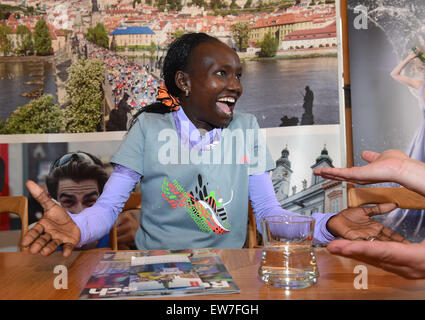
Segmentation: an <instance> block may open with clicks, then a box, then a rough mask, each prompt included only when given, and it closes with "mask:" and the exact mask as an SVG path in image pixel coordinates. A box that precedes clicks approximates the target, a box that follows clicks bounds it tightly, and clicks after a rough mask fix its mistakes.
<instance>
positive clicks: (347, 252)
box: [327, 240, 425, 279]
mask: <svg viewBox="0 0 425 320" xmlns="http://www.w3.org/2000/svg"><path fill="white" fill-rule="evenodd" d="M327 249H328V250H329V252H331V253H333V254H336V255H339V256H344V257H349V258H353V259H356V260H359V261H363V262H366V263H368V264H371V265H374V266H375V267H378V268H382V269H384V270H386V271H389V272H393V273H395V274H398V275H400V276H402V277H405V278H408V279H425V240H424V241H422V242H421V243H409V244H405V243H397V242H388V241H373V242H370V241H349V240H335V241H332V242H330V243H329V244H328V246H327Z"/></svg>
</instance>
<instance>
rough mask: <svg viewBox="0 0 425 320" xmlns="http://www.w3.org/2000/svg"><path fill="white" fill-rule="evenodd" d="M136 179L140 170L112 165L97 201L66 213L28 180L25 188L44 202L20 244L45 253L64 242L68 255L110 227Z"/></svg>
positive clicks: (51, 251) (64, 250)
mask: <svg viewBox="0 0 425 320" xmlns="http://www.w3.org/2000/svg"><path fill="white" fill-rule="evenodd" d="M120 169H121V170H120ZM123 169H124V170H123ZM139 179H140V175H139V174H137V173H134V172H130V170H129V169H127V168H123V167H120V168H118V169H117V168H115V169H114V172H113V173H112V174H111V177H110V178H109V180H108V182H107V183H106V184H105V187H104V189H103V192H102V195H101V196H100V197H99V199H98V200H97V201H96V203H95V204H94V205H93V206H91V207H90V208H87V209H85V210H83V211H82V212H81V213H79V214H68V213H67V212H66V211H65V209H63V208H62V207H61V206H60V205H58V204H56V203H55V202H54V201H53V200H52V199H50V198H49V197H48V196H47V194H46V193H45V192H44V190H43V189H41V188H40V187H39V186H38V185H37V184H36V183H34V182H33V181H28V182H27V184H26V185H27V188H28V190H29V191H30V193H31V194H32V196H33V197H34V199H36V200H37V201H38V202H39V203H40V204H41V205H42V206H43V209H44V216H43V218H41V219H40V221H39V222H38V223H37V224H36V225H35V226H34V227H33V228H32V229H31V230H30V231H28V232H27V233H26V234H25V235H24V238H23V240H22V246H24V247H30V252H31V253H33V254H36V253H41V255H43V256H47V255H49V254H51V253H53V252H54V251H56V249H57V248H58V247H59V246H60V245H61V244H63V245H64V248H63V255H64V256H65V257H67V256H69V255H70V254H71V252H72V250H73V249H74V248H75V247H76V246H77V247H81V246H82V245H84V244H87V243H91V242H93V241H95V240H98V239H100V238H101V237H103V236H104V235H105V234H107V233H108V232H109V230H110V229H111V228H112V226H113V224H114V222H115V220H116V219H117V217H118V215H119V214H120V213H121V210H122V208H123V207H124V204H125V202H126V201H127V199H128V197H129V194H130V192H131V190H133V188H134V186H135V184H136V183H137V182H138V181H139Z"/></svg>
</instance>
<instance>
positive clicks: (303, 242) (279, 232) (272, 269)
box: [258, 215, 319, 289]
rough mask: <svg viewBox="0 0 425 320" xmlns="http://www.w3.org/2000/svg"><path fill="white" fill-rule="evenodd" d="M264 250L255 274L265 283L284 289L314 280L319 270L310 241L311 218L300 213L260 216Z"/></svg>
mask: <svg viewBox="0 0 425 320" xmlns="http://www.w3.org/2000/svg"><path fill="white" fill-rule="evenodd" d="M261 227H262V231H263V252H262V256H261V263H260V267H259V270H258V273H259V275H260V277H261V280H263V281H264V282H265V283H267V284H270V285H273V286H275V287H280V288H285V289H298V288H306V287H309V286H311V285H313V284H314V283H316V281H317V278H318V277H319V271H318V268H317V264H316V258H315V256H314V252H313V247H312V241H313V232H314V218H312V217H309V216H302V215H281V216H270V217H267V218H263V219H261Z"/></svg>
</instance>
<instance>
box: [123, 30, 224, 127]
mask: <svg viewBox="0 0 425 320" xmlns="http://www.w3.org/2000/svg"><path fill="white" fill-rule="evenodd" d="M207 41H220V40H218V39H217V38H215V37H212V36H210V35H208V34H206V33H187V34H184V35H183V36H181V37H180V38H177V39H175V40H174V41H173V42H172V43H171V44H170V46H169V47H168V51H167V55H166V56H165V59H164V64H163V67H162V78H163V79H164V83H165V86H166V87H167V90H168V92H169V93H170V94H171V95H173V96H174V97H179V96H180V95H181V94H182V91H181V90H180V89H179V88H178V87H177V85H176V81H175V76H176V73H177V71H179V70H182V71H184V70H186V68H187V65H188V63H189V59H190V55H191V53H192V51H193V49H195V48H196V47H197V46H198V45H200V44H201V43H203V42H207ZM142 112H151V113H161V114H164V113H167V112H170V109H169V107H167V106H165V105H163V104H162V103H160V102H154V103H153V104H150V105H148V106H146V107H145V108H142V109H140V110H139V111H138V112H137V113H136V114H135V115H134V116H133V118H132V120H131V123H130V128H131V127H132V126H133V125H134V123H135V122H136V121H137V117H138V116H139V115H140V114H141V113H142Z"/></svg>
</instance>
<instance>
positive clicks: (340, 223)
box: [249, 172, 404, 243]
mask: <svg viewBox="0 0 425 320" xmlns="http://www.w3.org/2000/svg"><path fill="white" fill-rule="evenodd" d="M249 197H250V200H251V204H252V209H253V211H254V213H255V219H256V221H257V227H258V228H260V224H259V222H260V219H261V218H265V217H268V216H273V215H295V213H293V212H290V211H287V210H284V209H283V208H282V207H281V206H280V204H279V202H278V201H277V199H276V194H275V192H274V189H273V185H272V181H271V179H270V175H269V173H268V172H265V173H263V174H258V175H251V176H250V177H249ZM394 209H395V205H394V204H388V203H387V204H380V205H379V206H374V207H368V208H351V209H346V210H343V211H341V212H340V213H338V214H335V213H313V214H312V216H313V218H314V219H315V228H314V235H313V242H314V243H328V242H329V241H332V240H334V239H335V238H336V237H344V238H346V239H352V240H354V239H369V238H375V239H380V240H390V241H404V239H403V237H401V236H400V235H398V234H395V233H394V232H391V231H390V230H388V229H386V228H384V227H383V226H382V225H381V224H379V223H378V222H375V221H374V220H372V219H371V217H372V216H374V215H378V214H385V213H388V212H390V211H392V210H394ZM260 230H261V229H260Z"/></svg>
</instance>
